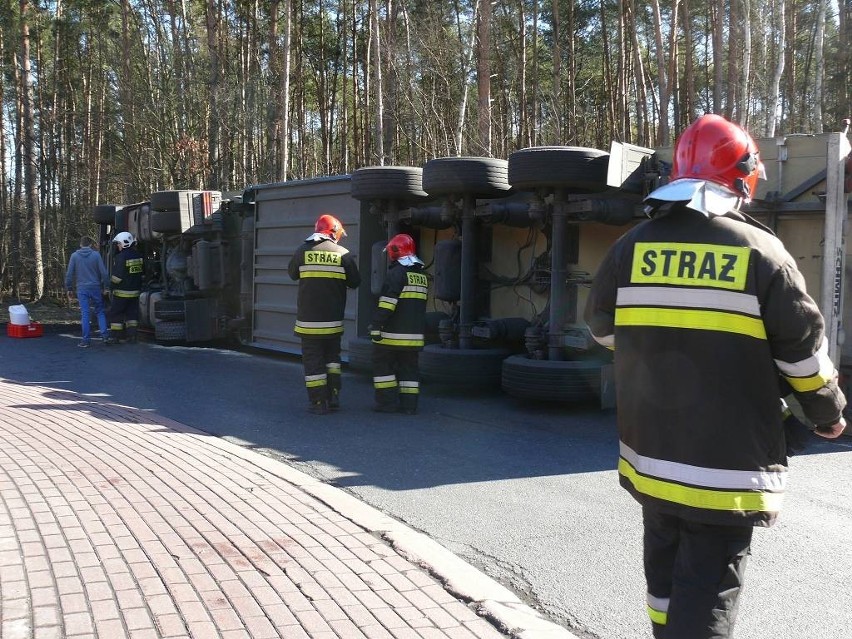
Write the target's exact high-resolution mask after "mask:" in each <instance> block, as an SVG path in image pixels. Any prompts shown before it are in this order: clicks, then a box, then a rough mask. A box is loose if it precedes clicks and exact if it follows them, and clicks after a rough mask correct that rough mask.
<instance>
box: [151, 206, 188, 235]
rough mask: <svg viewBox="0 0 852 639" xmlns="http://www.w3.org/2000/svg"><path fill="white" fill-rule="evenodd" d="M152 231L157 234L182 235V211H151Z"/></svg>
mask: <svg viewBox="0 0 852 639" xmlns="http://www.w3.org/2000/svg"><path fill="white" fill-rule="evenodd" d="M151 230H152V231H154V232H155V233H180V232H181V230H182V229H181V224H180V211H154V210H152V211H151Z"/></svg>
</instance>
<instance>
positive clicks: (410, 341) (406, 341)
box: [376, 337, 423, 346]
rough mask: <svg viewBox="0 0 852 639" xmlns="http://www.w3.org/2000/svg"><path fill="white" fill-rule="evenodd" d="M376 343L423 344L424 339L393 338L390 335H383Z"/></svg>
mask: <svg viewBox="0 0 852 639" xmlns="http://www.w3.org/2000/svg"><path fill="white" fill-rule="evenodd" d="M376 344H381V345H382V346H423V340H422V339H391V338H389V337H383V338H382V339H380V340H379V341H378V342H376Z"/></svg>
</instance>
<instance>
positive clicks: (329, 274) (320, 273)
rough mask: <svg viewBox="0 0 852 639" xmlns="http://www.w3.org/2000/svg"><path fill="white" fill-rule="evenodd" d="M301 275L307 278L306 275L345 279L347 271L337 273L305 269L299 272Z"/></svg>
mask: <svg viewBox="0 0 852 639" xmlns="http://www.w3.org/2000/svg"><path fill="white" fill-rule="evenodd" d="M299 277H300V278H302V279H305V278H306V277H318V278H319V277H324V278H326V279H330V280H345V279H346V273H337V272H332V271H304V272H300V273H299Z"/></svg>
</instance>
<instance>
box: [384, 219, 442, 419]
mask: <svg viewBox="0 0 852 639" xmlns="http://www.w3.org/2000/svg"><path fill="white" fill-rule="evenodd" d="M385 251H386V252H387V255H388V260H389V261H390V265H389V267H388V272H387V276H386V277H385V282H384V284H383V286H382V292H381V295H380V297H379V302H378V306H377V307H376V310H375V312H374V313H373V317H372V320H371V322H370V337H371V338H372V340H373V388H374V389H375V398H376V403H375V406H374V407H373V410H375V411H377V412H380V413H395V412H401V413H405V414H408V415H414V414H415V413H417V400H418V399H419V397H420V371H419V368H418V365H417V359H418V356H419V353H420V351H421V350H422V349H423V343H424V337H423V333H424V330H425V323H426V297H427V295H428V291H429V282H428V279H427V277H426V273H424V272H423V262H422V261H421V259H420V258H419V257H417V255H416V254H415V252H416V248H415V246H414V239H413V238H412V237H411V236H410V235H406V234H405V233H400V234H399V235H396V236H394V237H393V238H391V240H390V241H389V242H388V244H387V246H386V247H385Z"/></svg>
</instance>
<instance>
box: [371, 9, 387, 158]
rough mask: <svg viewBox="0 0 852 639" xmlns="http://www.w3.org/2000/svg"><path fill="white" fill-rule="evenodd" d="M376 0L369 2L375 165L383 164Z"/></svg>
mask: <svg viewBox="0 0 852 639" xmlns="http://www.w3.org/2000/svg"><path fill="white" fill-rule="evenodd" d="M377 4H378V3H377V2H376V0H370V55H371V56H372V61H373V88H374V90H375V105H376V106H375V109H376V112H375V116H376V119H375V133H374V136H373V137H374V138H375V139H374V140H373V142H374V144H375V147H374V149H375V158H376V164H378V165H379V166H384V164H385V141H384V140H385V136H384V128H385V123H384V99H383V96H382V90H383V89H382V55H381V45H380V40H379V11H378V6H377Z"/></svg>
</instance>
